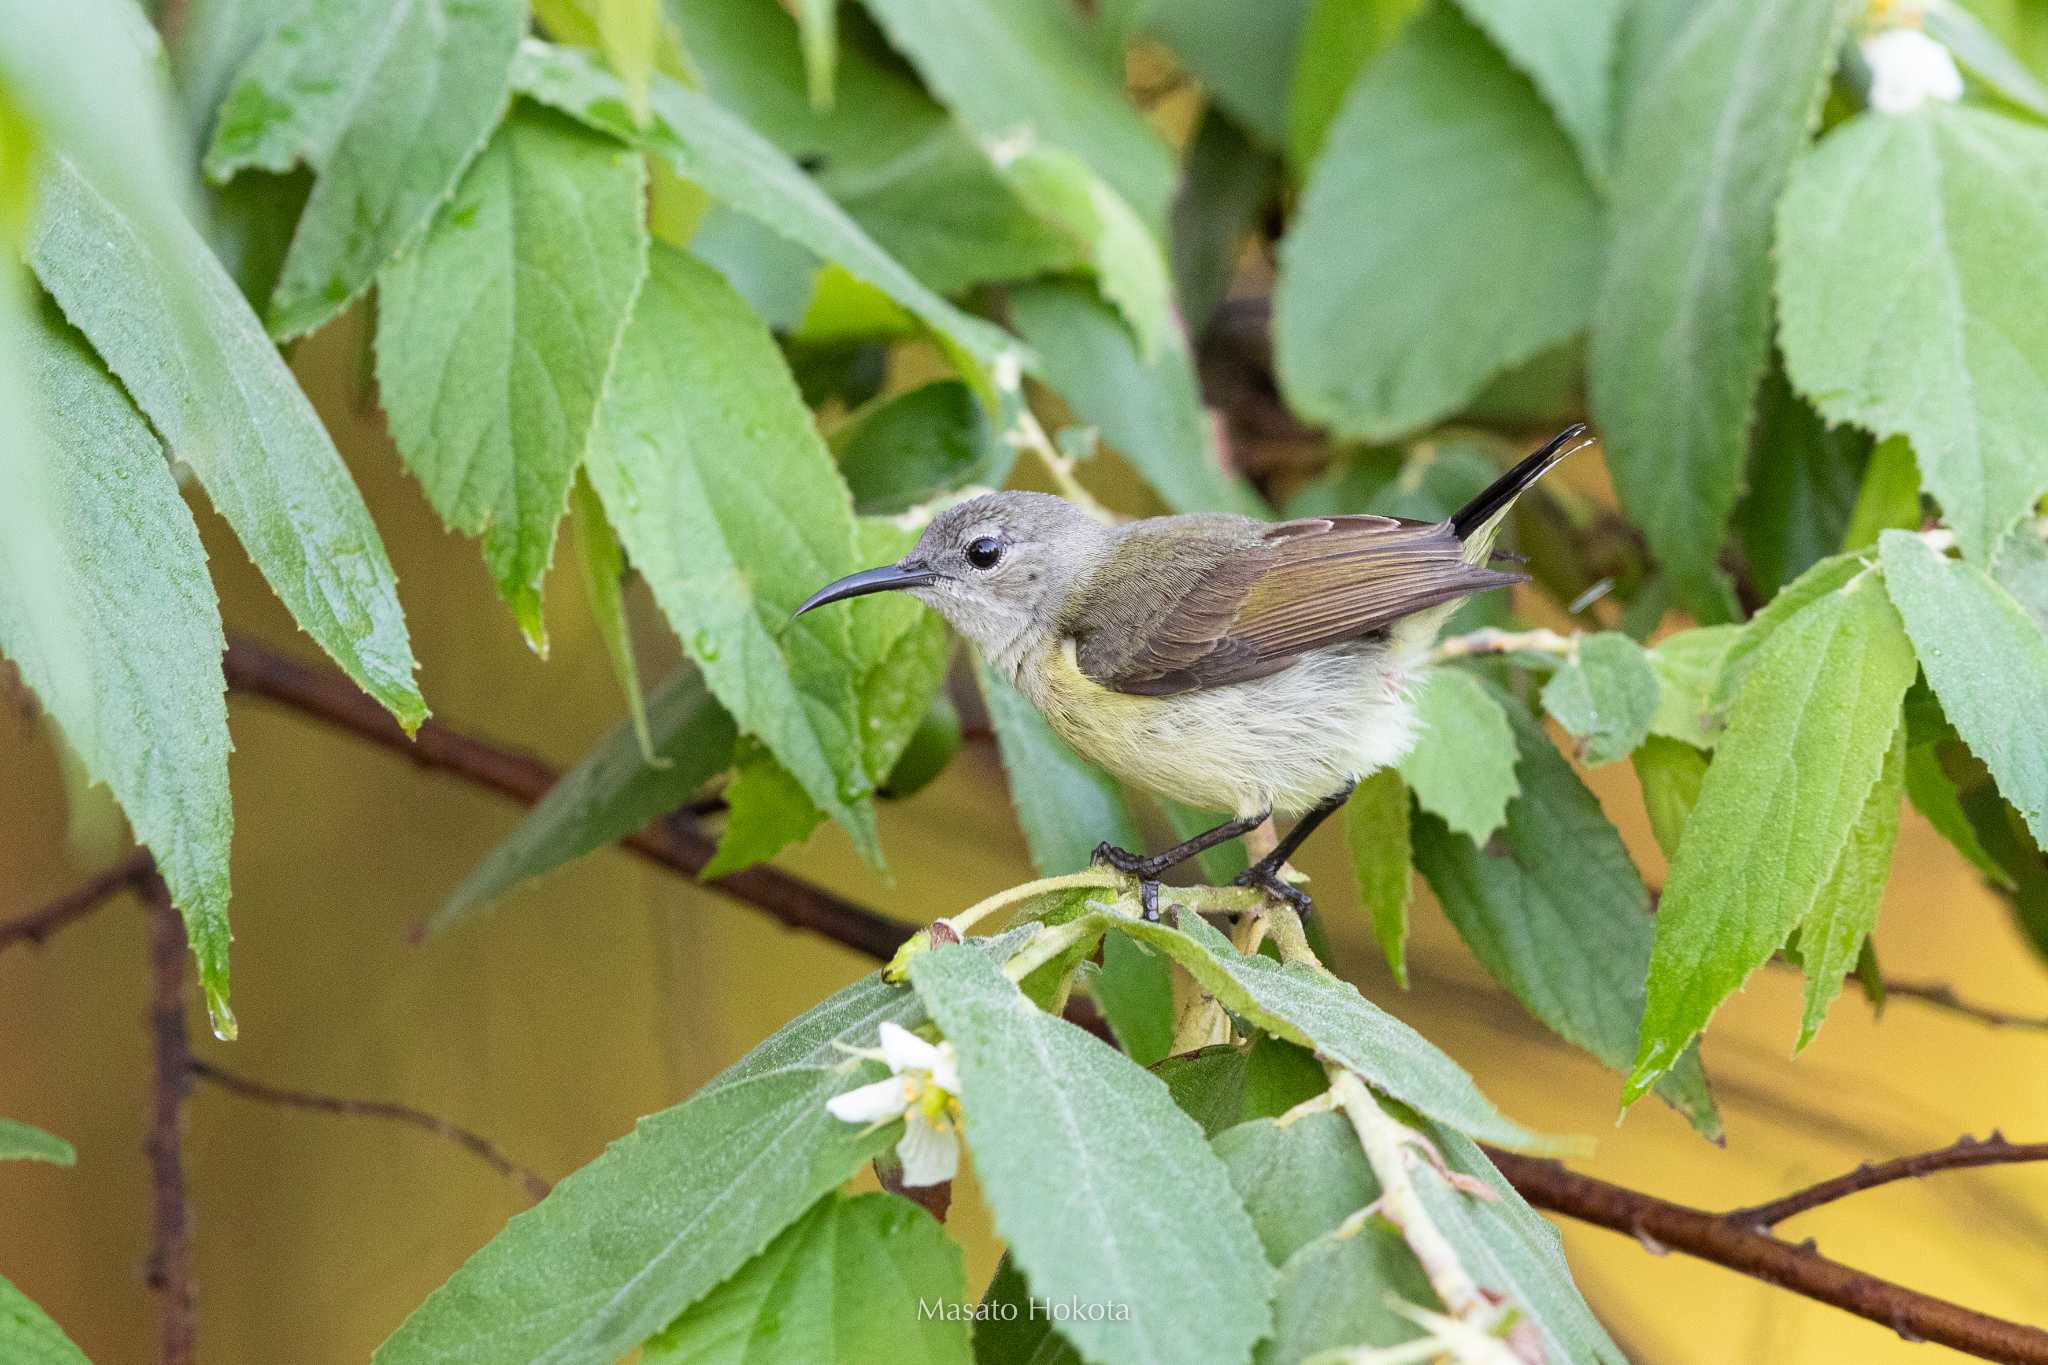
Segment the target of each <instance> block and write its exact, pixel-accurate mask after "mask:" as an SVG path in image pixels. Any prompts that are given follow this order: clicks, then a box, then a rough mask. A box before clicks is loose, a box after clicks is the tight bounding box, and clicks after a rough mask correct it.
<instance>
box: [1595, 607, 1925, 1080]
mask: <svg viewBox="0 0 2048 1365" xmlns="http://www.w3.org/2000/svg"><path fill="white" fill-rule="evenodd" d="M1914 671H1915V669H1914V664H1913V647H1912V645H1911V644H1910V643H1909V642H1908V641H1907V639H1906V633H1905V629H1904V627H1903V626H1901V624H1900V622H1899V614H1898V613H1897V612H1896V611H1894V610H1893V609H1892V604H1891V602H1890V600H1889V599H1887V598H1886V596H1885V591H1884V584H1883V583H1882V582H1880V581H1879V579H1878V577H1877V575H1876V573H1875V572H1866V573H1864V574H1862V575H1861V576H1860V577H1858V578H1856V579H1854V580H1852V581H1851V582H1850V583H1848V584H1846V585H1844V586H1842V587H1839V588H1836V589H1834V590H1833V591H1830V592H1828V593H1827V594H1825V595H1824V596H1821V597H1818V598H1816V599H1814V600H1813V601H1812V602H1810V603H1808V604H1807V605H1806V606H1805V607H1803V608H1802V609H1801V610H1799V611H1798V612H1796V613H1794V614H1793V615H1792V617H1791V618H1790V619H1789V620H1787V621H1785V623H1784V624H1783V625H1781V626H1779V627H1778V628H1777V630H1775V631H1774V632H1772V634H1771V636H1770V638H1769V639H1768V640H1767V641H1765V643H1764V644H1763V646H1762V648H1760V649H1759V650H1758V651H1757V654H1756V659H1755V663H1754V665H1753V666H1752V667H1751V668H1750V670H1749V674H1748V676H1747V678H1746V679H1745V680H1744V682H1743V684H1742V689H1741V691H1740V692H1739V693H1738V694H1737V695H1736V698H1735V704H1734V707H1733V709H1732V710H1731V712H1730V713H1729V718H1728V729H1727V732H1726V733H1725V734H1723V735H1722V736H1721V740H1720V743H1719V744H1718V745H1717V746H1716V748H1715V750H1714V762H1713V766H1711V767H1710V768H1708V769H1707V776H1706V781H1705V782H1704V783H1703V784H1702V785H1701V787H1700V799H1699V804H1698V805H1697V806H1695V807H1694V808H1693V812H1692V817H1691V819H1689V820H1688V821H1687V822H1686V826H1685V837H1684V838H1683V840H1681V841H1680V843H1679V845H1678V856H1677V857H1676V858H1674V859H1673V860H1672V863H1671V876H1670V880H1669V881H1668V882H1667V883H1666V886H1665V890H1664V896H1663V900H1662V902H1661V903H1660V904H1659V906H1658V910H1657V942H1656V946H1655V948H1654V950H1653V951H1652V953H1651V956H1650V977H1649V1003H1648V1005H1647V1006H1645V1008H1644V1012H1643V1028H1642V1039H1641V1043H1640V1045H1639V1047H1638V1049H1637V1053H1636V1063H1635V1069H1634V1072H1633V1074H1632V1075H1631V1076H1630V1077H1629V1083H1628V1088H1627V1091H1626V1093H1625V1098H1626V1099H1627V1100H1629V1101H1631V1102H1632V1101H1633V1100H1634V1099H1635V1098H1636V1097H1637V1096H1638V1095H1640V1094H1641V1093H1642V1092H1643V1091H1644V1090H1645V1089H1647V1088H1648V1087H1649V1085H1650V1083H1651V1082H1652V1081H1654V1080H1656V1079H1657V1078H1658V1077H1660V1076H1662V1075H1663V1074H1664V1073H1665V1072H1666V1071H1667V1070H1669V1069H1670V1068H1671V1067H1672V1065H1673V1064H1674V1063H1675V1062H1676V1061H1677V1060H1678V1058H1679V1057H1680V1056H1681V1055H1682V1050H1683V1048H1684V1047H1685V1045H1686V1044H1687V1043H1688V1042H1690V1041H1691V1040H1692V1038H1693V1037H1694V1036H1695V1035H1696V1034H1698V1032H1699V1031H1700V1029H1701V1028H1703V1027H1705V1025H1706V1022H1707V1020H1708V1018H1709V1017H1710V1016H1711V1015H1712V1014H1713V1012H1714V1010H1715V1009H1716V1008H1717V1007H1718V1006H1719V1005H1720V1003H1721V1001H1722V1000H1724V999H1726V998H1727V997H1728V996H1729V995H1730V994H1731V993H1732V992H1733V991H1734V990H1735V989H1736V987H1738V986H1740V985H1741V984H1742V982H1743V980H1744V979H1745V978H1746V977H1748V975H1749V974H1750V972H1752V971H1754V970H1755V969H1756V968H1758V967H1760V966H1762V965H1763V963H1764V962H1765V961H1766V960H1767V959H1768V958H1769V957H1770V956H1771V954H1773V953H1775V952H1777V951H1778V949H1779V948H1780V947H1781V946H1783V944H1784V942H1785V939H1786V937H1787V936H1788V935H1789V934H1791V932H1792V931H1793V929H1795V928H1797V927H1798V926H1799V923H1800V921H1801V920H1803V919H1804V918H1805V917H1806V915H1807V914H1808V912H1809V911H1811V910H1812V909H1813V907H1814V904H1815V902H1816V900H1817V899H1818V898H1819V897H1820V895H1821V893H1822V890H1823V888H1825V887H1826V886H1827V884H1828V882H1829V880H1830V878H1831V877H1832V876H1833V874H1834V870H1835V865H1836V863H1837V862H1838V861H1839V859H1840V857H1841V854H1842V849H1843V847H1844V845H1845V844H1846V843H1847V842H1848V839H1849V836H1850V831H1851V829H1852V828H1853V827H1854V825H1855V823H1856V820H1857V817H1858V815H1859V814H1860V813H1861V812H1862V810H1863V808H1864V806H1865V805H1866V804H1867V802H1868V801H1869V797H1870V790H1871V787H1872V786H1873V785H1875V784H1876V782H1877V781H1878V777H1879V774H1880V773H1881V771H1882V770H1883V767H1884V761H1885V753H1886V751H1887V750H1888V749H1889V748H1890V747H1891V741H1892V734H1893V732H1894V731H1895V730H1896V729H1897V728H1898V723H1899V703H1900V700H1901V699H1902V698H1903V697H1904V696H1905V694H1906V688H1907V686H1908V685H1909V684H1911V683H1912V681H1913V674H1914Z"/></svg>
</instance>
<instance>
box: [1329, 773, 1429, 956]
mask: <svg viewBox="0 0 2048 1365" xmlns="http://www.w3.org/2000/svg"><path fill="white" fill-rule="evenodd" d="M1345 807H1346V815H1345V833H1346V834H1347V835H1349V836H1350V845H1351V870H1352V872H1353V873H1354V874H1355V875H1356V876H1357V878H1358V898H1359V899H1360V900H1362V901H1364V902H1365V909H1366V913H1368V914H1369V915H1371V916H1372V932H1373V937H1374V938H1376V939H1378V940H1379V944H1380V949H1381V950H1382V951H1383V952H1385V953H1386V955H1387V966H1388V967H1389V968H1391V969H1392V970H1393V973H1394V980H1396V981H1398V982H1400V983H1401V986H1402V988H1403V989H1406V988H1407V985H1408V907H1409V905H1410V904H1411V903H1412V902H1413V901H1414V899H1415V867H1414V863H1413V861H1412V860H1411V856H1410V853H1409V845H1408V787H1407V784H1405V783H1404V782H1402V781H1401V774H1400V773H1399V772H1397V771H1396V770H1394V769H1392V768H1382V769H1380V771H1378V772H1376V773H1374V774H1373V775H1372V776H1371V777H1368V778H1366V779H1365V780H1364V781H1363V782H1360V783H1359V784H1358V787H1357V789H1356V790H1355V791H1353V792H1352V793H1351V799H1350V800H1349V801H1348V802H1346V803H1345Z"/></svg>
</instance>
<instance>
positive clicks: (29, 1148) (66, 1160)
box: [0, 1119, 78, 1166]
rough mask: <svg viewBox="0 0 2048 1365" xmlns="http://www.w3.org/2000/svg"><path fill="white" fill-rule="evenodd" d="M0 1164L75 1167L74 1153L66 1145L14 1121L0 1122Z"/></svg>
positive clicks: (46, 1134)
mask: <svg viewBox="0 0 2048 1365" xmlns="http://www.w3.org/2000/svg"><path fill="white" fill-rule="evenodd" d="M0 1161H47V1162H50V1163H51V1164H52V1165H56V1166H75V1165H77V1164H78V1153H77V1151H76V1150H74V1149H73V1148H72V1146H71V1144H70V1143H68V1142H66V1141H65V1140H64V1139H63V1138H60V1137H57V1136H55V1135H54V1134H50V1133H46V1132H44V1131H43V1130H42V1129H40V1128H33V1127H30V1126H29V1125H28V1124H26V1123H22V1122H20V1121H19V1120H16V1119H0Z"/></svg>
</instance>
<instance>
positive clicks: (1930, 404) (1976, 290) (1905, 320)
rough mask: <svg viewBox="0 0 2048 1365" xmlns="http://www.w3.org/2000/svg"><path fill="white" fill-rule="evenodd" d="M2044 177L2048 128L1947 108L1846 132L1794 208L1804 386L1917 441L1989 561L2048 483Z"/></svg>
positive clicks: (1874, 118)
mask: <svg viewBox="0 0 2048 1365" xmlns="http://www.w3.org/2000/svg"><path fill="white" fill-rule="evenodd" d="M2044 186H2048V131H2044V130H2043V129H2042V128H2040V127H2039V126H2038V125H2036V124H2032V123H2026V122H2022V121H2020V120H2017V119H2010V118H2006V117H2004V116H2002V115H1999V114H1994V113H1991V112H1988V111H1986V110H1982V109H1969V108H1963V107H1960V106H1955V105H1946V104H1940V103H1933V104H1929V105H1927V106H1926V107H1924V108H1922V109H1919V110H1917V111H1915V112H1914V113H1911V114H1904V115H1898V116H1886V115H1880V114H1866V115H1863V116H1861V117H1859V118H1856V119H1852V120H1851V121H1850V122H1848V123H1847V124H1844V125H1843V126H1842V127H1840V128H1838V129H1836V130H1835V131H1834V132H1833V133H1831V134H1829V135H1828V138H1827V140H1826V141H1824V142H1822V143H1821V145H1820V146H1819V147H1817V148H1816V149H1815V150H1814V151H1813V153H1812V154H1811V155H1809V156H1808V157H1807V158H1806V159H1805V160H1804V161H1802V162H1801V163H1800V165H1799V168H1798V170H1797V172H1796V174H1795V175H1794V176H1793V179H1792V184H1791V187H1790V188H1789V189H1788V190H1787V192H1786V194H1785V201H1784V203H1783V204H1782V205H1781V206H1780V208H1779V211H1778V300H1779V308H1780V309H1781V310H1782V312H1783V314H1784V326H1783V329H1782V337H1781V343H1782V345H1783V346H1784V348H1785V364H1786V368H1787V369H1788V370H1789V371H1790V373H1791V375H1792V381H1793V383H1795V384H1797V385H1798V386H1799V388H1800V389H1801V390H1802V391H1803V392H1805V393H1806V395H1807V396H1808V397H1810V398H1812V399H1813V401H1814V404H1815V406H1817V407H1818V408H1819V409H1820V410H1821V411H1822V412H1823V413H1825V414H1827V416H1828V417H1829V418H1831V419H1833V420H1835V421H1839V422H1854V423H1856V424H1857V425H1859V426H1863V427H1867V428H1869V429H1870V430H1871V431H1874V432H1876V433H1877V434H1878V435H1879V436H1891V435H1896V434H1901V433H1903V434H1904V435H1906V436H1907V437H1909V438H1911V440H1912V444H1913V453H1914V454H1915V455H1916V456H1918V457H1919V461H1920V471H1921V478H1922V480H1923V482H1924V484H1925V486H1926V489H1927V491H1928V492H1929V493H1931V494H1933V495H1934V497H1935V499H1936V500H1937V501H1939V502H1940V503H1941V509H1942V513H1943V515H1944V516H1945V517H1946V519H1947V521H1948V524H1949V525H1950V526H1952V527H1954V528H1955V532H1956V537H1957V540H1958V542H1959V543H1960V544H1961V545H1962V547H1963V550H1964V552H1965V553H1966V554H1968V555H1969V556H1970V557H1971V558H1972V559H1974V560H1976V561H1977V562H1979V563H1986V562H1988V561H1989V560H1990V558H1991V549H1992V546H1993V545H1994V544H1995V543H1996V541H1997V540H1998V537H1999V534H2000V533H2001V532H2003V531H2004V530H2005V529H2006V528H2007V527H2009V526H2011V525H2012V524H2013V523H2014V522H2015V521H2017V520H2018V519H2019V518H2020V517H2021V516H2022V515H2024V514H2025V513H2026V510H2027V508H2028V506H2029V505H2030V504H2032V503H2033V502H2034V501H2035V499H2037V498H2038V497H2040V495H2041V494H2042V492H2044V491H2048V459H2044V458H2042V455H2041V449H2040V439H2039V438H2040V432H2041V429H2042V426H2043V424H2044V423H2048V280H2044V279H2043V277H2042V274H2041V272H2040V271H2038V270H2036V269H2035V268H2034V264H2033V263H2034V262H2036V261H2038V260H2040V259H2041V257H2042V255H2043V253H2048V188H2044Z"/></svg>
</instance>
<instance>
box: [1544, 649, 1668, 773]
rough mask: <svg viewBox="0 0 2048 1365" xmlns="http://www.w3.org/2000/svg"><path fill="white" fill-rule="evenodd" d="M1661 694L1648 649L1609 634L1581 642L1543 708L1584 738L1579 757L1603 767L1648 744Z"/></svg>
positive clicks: (1549, 686)
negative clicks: (1643, 743)
mask: <svg viewBox="0 0 2048 1365" xmlns="http://www.w3.org/2000/svg"><path fill="white" fill-rule="evenodd" d="M1660 695H1661V694H1660V690H1659V687H1658V682H1657V674H1656V671H1655V670H1654V669H1652V668H1651V666H1650V660H1649V656H1647V655H1646V654H1644V653H1643V647H1642V646H1641V645H1639V644H1637V643H1636V642H1635V641H1634V640H1631V639H1629V638H1628V636H1626V635H1622V634H1619V633H1618V632H1616V631H1611V630H1603V631H1600V632H1599V633H1597V634H1594V635H1588V636H1586V637H1585V638H1584V639H1582V640H1580V641H1579V642H1578V644H1577V646H1576V647H1575V648H1574V649H1573V650H1572V653H1571V654H1570V656H1569V657H1567V658H1566V659H1565V663H1564V667H1563V668H1560V669H1559V670H1558V671H1557V672H1555V673H1553V674H1552V675H1551V677H1550V681H1549V682H1547V683H1545V684H1544V685H1543V709H1544V710H1546V711H1548V712H1549V713H1550V714H1551V715H1552V716H1554V717H1556V718H1557V723H1558V724H1559V725H1562V726H1563V727H1564V728H1565V729H1567V730H1569V731H1571V732H1572V733H1573V734H1574V735H1577V736H1578V738H1579V758H1580V759H1581V760H1582V761H1584V762H1586V763H1588V764H1592V765H1596V766H1597V765H1599V764H1602V763H1612V762H1613V761H1614V760H1615V759H1617V758H1627V757H1628V756H1629V754H1630V753H1632V752H1633V751H1634V750H1635V747H1636V746H1637V745H1639V744H1641V743H1642V742H1643V740H1644V739H1645V738H1646V737H1647V736H1648V735H1649V733H1650V722H1651V721H1653V720H1654V719H1656V716H1657V703H1658V701H1659V699H1660Z"/></svg>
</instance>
